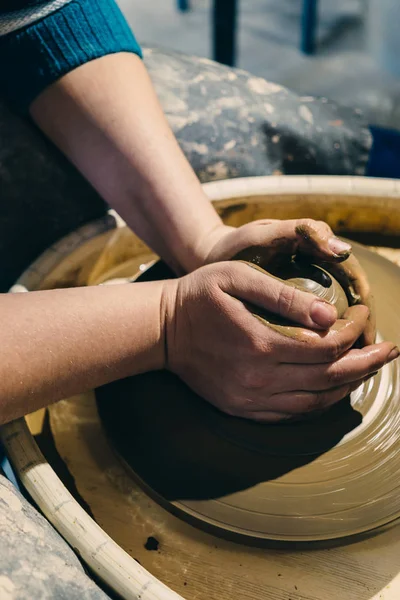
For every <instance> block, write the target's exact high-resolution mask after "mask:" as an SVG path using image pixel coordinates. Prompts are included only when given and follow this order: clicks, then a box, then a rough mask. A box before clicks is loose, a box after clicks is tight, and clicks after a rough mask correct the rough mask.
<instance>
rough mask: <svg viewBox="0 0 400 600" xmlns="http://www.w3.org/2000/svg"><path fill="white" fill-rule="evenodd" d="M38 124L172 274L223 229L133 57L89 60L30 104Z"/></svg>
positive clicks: (192, 263)
mask: <svg viewBox="0 0 400 600" xmlns="http://www.w3.org/2000/svg"><path fill="white" fill-rule="evenodd" d="M31 115H32V117H33V119H34V120H35V121H36V123H37V124H38V125H39V127H40V128H41V129H42V130H43V131H44V132H45V133H46V134H47V135H48V136H49V137H50V138H51V140H52V141H53V142H55V144H56V145H57V146H58V147H59V148H60V149H61V150H62V151H63V152H64V153H65V154H66V155H67V156H68V157H69V159H70V160H71V161H72V162H73V163H74V164H75V165H76V166H77V167H78V169H79V170H80V171H81V172H82V173H83V174H84V175H85V177H86V178H87V179H88V180H89V181H90V182H91V183H92V185H93V186H94V187H95V188H96V189H97V190H98V192H99V193H100V194H101V196H102V197H103V198H104V199H105V200H106V201H107V202H108V203H109V204H110V205H111V206H112V207H113V208H115V209H116V210H117V211H118V212H119V214H120V215H121V216H122V217H123V218H124V219H125V220H126V222H127V223H128V225H129V226H130V227H131V229H133V230H134V231H135V232H136V233H137V234H138V236H139V237H140V238H142V239H143V240H144V241H145V242H146V243H147V244H148V245H149V246H150V247H151V248H152V249H153V250H154V251H155V252H157V253H158V254H159V255H161V256H162V257H163V258H164V260H166V261H167V262H168V263H169V264H170V265H171V266H172V267H173V268H174V269H175V271H176V272H177V273H182V272H187V271H191V270H193V269H195V268H197V267H199V266H200V265H201V264H204V262H205V260H206V256H207V254H208V253H209V251H210V249H211V247H212V245H213V241H214V240H216V239H217V238H218V236H219V234H220V231H222V230H223V231H226V229H228V228H224V227H223V226H222V223H221V221H220V219H219V217H218V215H217V213H216V212H215V210H214V208H213V207H212V205H211V204H210V202H209V200H208V198H207V197H206V196H205V194H204V192H203V190H202V188H201V185H200V183H199V181H198V180H197V177H196V175H195V174H194V172H193V170H192V168H191V167H190V165H189V163H188V162H187V160H186V158H185V156H184V155H183V153H182V151H181V150H180V148H179V145H178V143H177V141H176V140H175V137H174V135H173V133H172V131H171V130H170V128H169V125H168V123H167V121H166V119H165V117H164V114H163V112H162V110H161V107H160V105H159V102H158V100H157V98H156V95H155V92H154V90H153V87H152V84H151V82H150V79H149V77H148V75H147V72H146V69H145V67H144V65H143V63H142V61H141V60H140V58H138V57H137V56H135V55H133V54H127V53H119V54H114V55H110V56H105V57H103V58H100V59H98V60H95V61H92V62H89V63H87V64H85V65H83V66H81V67H79V68H78V69H75V70H74V71H72V72H70V73H68V74H67V75H66V76H64V77H63V78H62V79H60V80H59V81H58V82H56V83H55V84H53V85H51V86H50V87H48V88H47V89H46V90H45V91H44V92H42V94H41V95H40V96H39V97H38V98H37V99H36V100H35V101H34V102H33V103H32V105H31Z"/></svg>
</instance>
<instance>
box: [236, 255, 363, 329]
mask: <svg viewBox="0 0 400 600" xmlns="http://www.w3.org/2000/svg"><path fill="white" fill-rule="evenodd" d="M258 258H259V257H258V255H257V254H256V253H254V252H250V253H247V257H246V260H244V259H241V258H240V259H237V260H240V261H241V262H244V263H245V264H247V265H248V266H249V267H252V268H254V269H257V270H258V271H261V272H262V273H264V274H265V275H268V276H269V277H273V278H274V279H278V280H280V281H284V282H285V284H286V285H289V286H291V287H295V288H296V289H298V290H301V291H303V292H308V293H311V294H314V295H315V296H317V297H318V298H319V299H320V300H322V301H325V302H329V303H330V304H332V305H333V306H335V307H336V310H337V314H338V318H339V319H340V318H342V317H343V315H344V313H345V312H346V310H347V309H348V308H349V302H350V303H351V295H350V293H349V294H347V293H346V292H347V290H346V291H345V290H344V289H343V287H342V286H341V285H340V284H339V282H338V281H337V280H336V279H335V278H334V277H333V275H331V274H330V273H328V271H326V270H325V269H323V268H322V267H320V266H318V265H313V264H309V263H306V262H304V261H303V262H301V261H298V260H295V259H294V258H293V259H290V260H289V261H287V262H286V263H284V264H280V265H278V266H277V267H276V268H275V269H271V268H268V270H267V269H263V268H262V267H261V266H260V265H259V261H258ZM247 306H248V308H249V310H251V312H252V313H253V314H254V315H255V316H256V317H258V318H259V319H260V320H261V322H262V323H263V324H264V325H266V326H268V327H271V328H272V329H274V330H275V331H277V332H278V333H280V334H281V335H285V336H287V337H292V338H297V337H299V335H301V330H302V329H303V328H302V327H301V326H299V325H296V324H295V323H293V322H292V321H290V320H289V319H284V318H283V317H281V316H279V315H276V314H274V313H271V312H268V311H266V310H265V309H260V308H259V307H257V306H254V305H250V304H247Z"/></svg>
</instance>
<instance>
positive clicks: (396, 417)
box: [97, 244, 400, 541]
mask: <svg viewBox="0 0 400 600" xmlns="http://www.w3.org/2000/svg"><path fill="white" fill-rule="evenodd" d="M354 251H355V254H356V256H357V257H358V259H359V260H360V262H361V263H362V265H363V267H364V268H365V270H366V272H367V274H368V277H369V280H370V282H371V286H372V289H373V291H374V295H375V300H376V307H377V323H378V336H379V338H380V339H388V340H392V341H393V342H395V343H396V344H400V304H399V298H400V269H399V268H398V267H396V266H395V265H393V264H392V263H390V262H389V261H387V260H386V259H384V258H382V257H381V256H378V255H377V254H375V253H373V252H370V251H368V250H367V249H365V248H363V247H361V246H358V245H355V244H354ZM167 277H171V273H170V272H169V271H168V269H167V267H165V266H164V265H163V264H162V263H157V264H156V265H155V266H153V267H151V268H150V269H148V271H146V272H145V273H144V274H142V275H141V276H140V278H139V280H140V281H149V280H152V279H161V278H167ZM399 367H400V365H399V361H395V363H394V364H393V363H391V364H389V365H386V366H385V367H384V368H383V369H382V371H380V372H379V373H378V375H376V376H375V377H374V378H373V379H370V380H369V381H368V382H366V383H364V384H363V385H362V386H361V387H360V388H359V389H358V390H356V392H354V393H353V394H352V397H351V400H344V401H342V402H341V403H340V404H338V405H337V406H335V407H334V408H332V409H331V410H330V411H329V412H328V413H326V414H325V415H323V416H322V417H318V418H314V419H309V420H307V421H304V422H299V423H291V424H289V423H286V424H279V425H265V424H257V423H253V422H250V421H245V420H242V419H238V418H234V417H230V416H227V415H224V414H222V413H221V412H219V411H218V410H216V409H214V408H213V407H212V406H211V405H209V404H208V403H207V402H205V401H204V400H202V399H201V398H199V397H198V396H197V395H196V394H194V393H193V392H192V391H191V390H190V389H189V388H188V387H187V386H186V385H185V384H184V383H182V382H181V381H180V380H179V378H177V377H176V376H174V375H172V374H171V373H168V372H164V371H162V372H161V371H160V372H156V373H148V374H144V375H140V376H136V377H131V378H128V379H125V380H122V381H119V382H116V383H112V384H109V385H107V386H105V387H103V388H101V389H100V390H98V391H97V403H98V409H99V413H100V418H101V420H102V423H103V426H104V427H105V429H106V431H107V434H108V436H109V438H110V440H111V442H112V444H113V446H114V448H115V450H116V452H117V453H118V454H119V456H120V457H121V458H122V459H123V461H124V462H125V464H126V465H128V466H129V468H130V470H131V472H132V474H134V476H135V478H136V479H137V480H138V481H139V482H140V483H141V484H142V485H143V486H144V488H145V489H146V491H147V492H148V493H149V494H150V495H151V496H153V497H154V498H156V499H157V500H158V501H159V502H160V503H161V504H162V505H163V506H164V507H165V508H167V509H169V510H171V511H172V512H174V513H175V514H177V515H179V516H181V517H182V518H185V519H187V520H189V521H191V522H193V524H195V525H198V526H201V527H205V528H210V529H211V530H212V531H214V532H216V533H219V534H221V535H225V536H232V535H240V536H244V537H246V538H252V539H253V541H256V540H281V541H314V540H328V539H333V538H342V537H346V536H350V535H354V534H358V533H362V532H366V531H369V530H373V529H375V528H378V527H380V526H382V525H384V524H387V523H389V522H391V521H393V520H395V519H396V518H398V517H399V516H400V377H399Z"/></svg>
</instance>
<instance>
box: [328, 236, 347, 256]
mask: <svg viewBox="0 0 400 600" xmlns="http://www.w3.org/2000/svg"><path fill="white" fill-rule="evenodd" d="M328 246H329V248H330V250H332V252H333V253H334V254H336V255H337V256H341V257H344V256H346V257H347V256H349V254H350V253H351V246H350V244H347V243H346V242H343V241H342V240H339V238H337V237H332V238H329V241H328Z"/></svg>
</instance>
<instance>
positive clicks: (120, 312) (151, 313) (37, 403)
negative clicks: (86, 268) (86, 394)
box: [0, 282, 165, 423]
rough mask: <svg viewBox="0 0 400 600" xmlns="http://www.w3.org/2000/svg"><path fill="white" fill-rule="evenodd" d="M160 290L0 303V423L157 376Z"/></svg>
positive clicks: (130, 288) (25, 296) (100, 291)
mask: <svg viewBox="0 0 400 600" xmlns="http://www.w3.org/2000/svg"><path fill="white" fill-rule="evenodd" d="M164 285H165V284H164V283H163V282H155V283H143V284H133V285H113V286H103V287H90V288H76V289H70V290H54V291H45V292H31V293H21V294H2V295H0V315H1V332H0V340H1V343H0V423H5V422H7V421H10V420H12V419H15V418H17V417H20V416H22V415H24V414H27V413H29V412H32V411H34V410H36V409H38V408H41V407H43V406H46V405H47V404H49V403H50V402H54V401H56V400H60V399H61V398H65V397H68V396H70V395H73V394H77V393H79V392H82V391H85V390H88V389H91V388H93V387H96V386H99V385H102V384H105V383H107V382H109V381H112V380H114V379H118V378H121V377H126V376H128V375H132V374H135V373H139V372H142V371H149V370H153V369H158V368H161V367H162V366H163V364H164V333H163V325H162V319H161V318H160V317H161V306H162V303H161V296H162V289H163V286H164Z"/></svg>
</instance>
